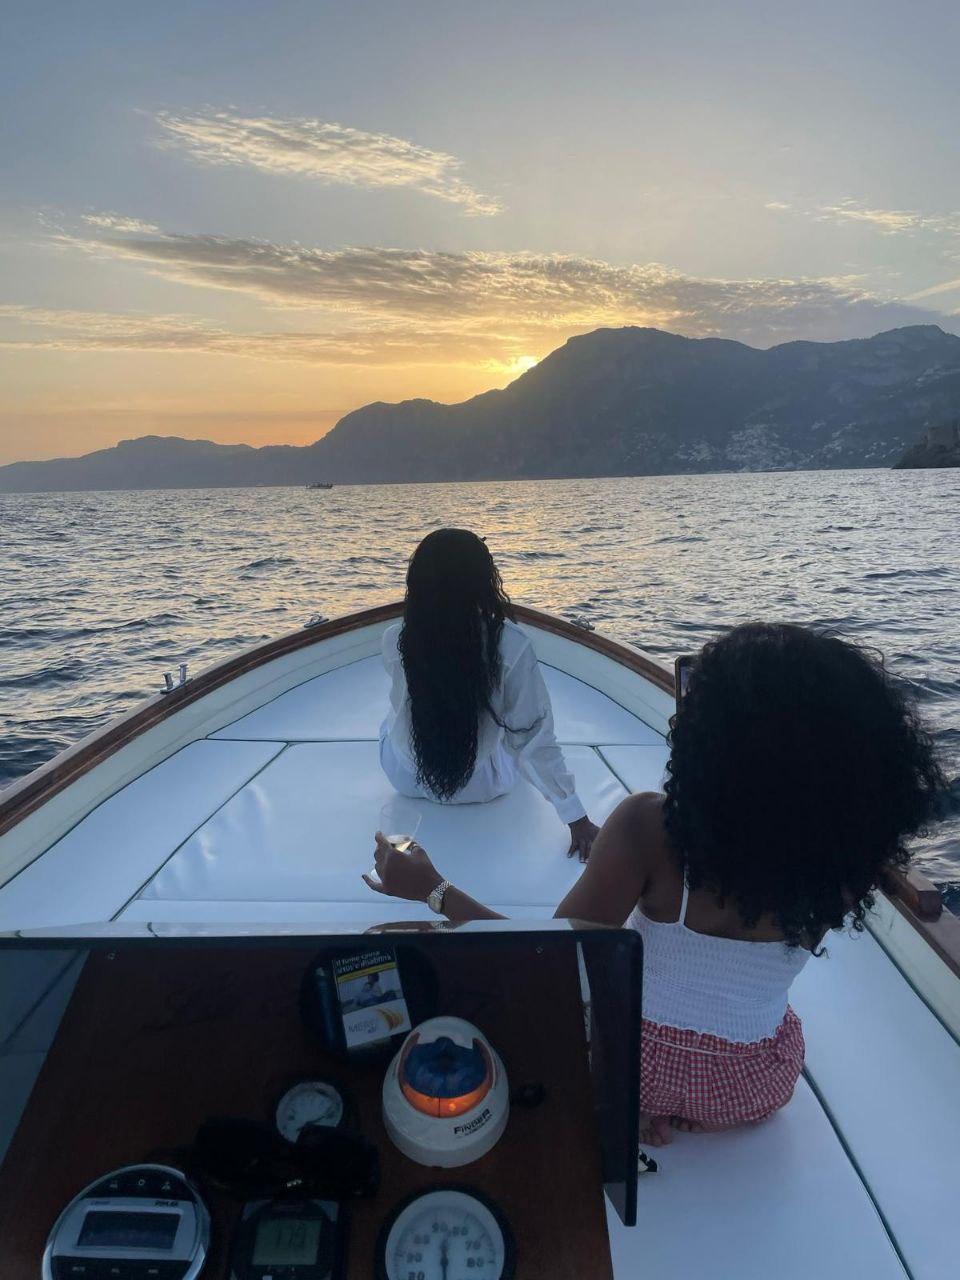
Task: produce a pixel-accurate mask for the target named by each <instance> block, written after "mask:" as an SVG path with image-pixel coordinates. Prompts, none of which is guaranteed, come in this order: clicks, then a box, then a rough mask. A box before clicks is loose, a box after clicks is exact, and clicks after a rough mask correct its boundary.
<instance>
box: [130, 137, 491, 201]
mask: <svg viewBox="0 0 960 1280" xmlns="http://www.w3.org/2000/svg"><path fill="white" fill-rule="evenodd" d="M154 118H155V119H156V120H157V122H158V123H159V124H160V125H161V127H162V128H163V129H164V131H165V134H166V139H167V141H168V142H169V143H171V144H173V145H178V146H182V147H184V148H185V149H186V150H187V151H188V152H189V153H190V154H191V155H192V156H194V157H195V158H196V159H198V160H202V161H204V162H206V163H207V164H230V165H250V166H252V167H253V168H255V169H260V170H262V171H263V172H266V173H281V174H297V175H300V176H302V177H307V178H319V179H321V180H323V181H325V182H339V183H345V184H348V185H350V186H360V187H413V188H415V189H416V190H418V191H422V192H423V193H424V194H426V195H430V196H436V197H437V199H439V200H446V201H448V202H449V203H451V204H457V205H460V206H461V207H462V209H463V211H464V212H465V213H467V214H471V215H474V216H489V215H492V214H496V213H499V212H500V211H501V207H502V206H501V205H500V203H499V201H497V200H496V199H494V198H493V197H491V196H486V195H483V194H482V193H481V192H479V191H475V190H474V189H473V188H472V187H470V186H468V185H467V184H466V183H465V182H464V181H463V179H462V178H461V176H460V169H461V167H462V166H461V162H460V161H459V160H457V159H456V157H454V156H450V155H446V154H445V153H444V152H442V151H431V150H429V148H427V147H421V146H419V145H418V144H417V143H415V142H409V141H408V140H407V139H406V138H394V137H392V136H391V135H390V134H387V133H366V132H364V131H363V130H361V129H350V128H347V127H346V126H345V125H341V124H334V123H330V122H326V121H323V120H297V119H286V120H284V119H275V118H272V117H270V116H260V117H250V116H238V115H233V114H232V113H230V112H227V111H216V112H213V113H211V114H206V115H205V114H201V113H197V114H190V113H187V114H175V113H173V112H167V111H164V112H160V113H159V114H158V115H157V116H156V117H154Z"/></svg>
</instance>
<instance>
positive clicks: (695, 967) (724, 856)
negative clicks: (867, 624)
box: [367, 623, 944, 1146]
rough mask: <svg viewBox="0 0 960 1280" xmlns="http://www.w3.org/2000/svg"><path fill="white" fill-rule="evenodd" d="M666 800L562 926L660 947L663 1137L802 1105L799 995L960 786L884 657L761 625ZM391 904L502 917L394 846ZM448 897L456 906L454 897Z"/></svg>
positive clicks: (710, 690)
mask: <svg viewBox="0 0 960 1280" xmlns="http://www.w3.org/2000/svg"><path fill="white" fill-rule="evenodd" d="M669 742H670V749H671V751H670V762H669V764H668V766H667V781H666V785H665V787H664V793H663V794H662V795H659V794H653V793H646V794H642V795H635V796H630V797H629V798H628V799H626V800H624V801H623V802H622V803H621V804H620V805H619V807H618V808H617V809H616V810H615V811H614V812H613V813H612V814H611V816H610V817H609V818H608V820H607V821H606V823H605V824H604V826H603V828H602V830H601V831H600V834H599V835H598V837H597V839H596V842H595V843H594V846H593V852H592V855H591V858H590V862H589V864H588V866H587V868H586V870H585V871H584V873H583V875H582V876H581V877H580V880H579V881H578V883H577V884H576V885H575V886H574V887H573V889H572V890H571V891H570V893H569V894H568V895H567V897H566V898H565V899H564V900H563V902H562V903H561V904H560V906H559V907H558V908H557V912H556V914H557V916H558V917H572V918H578V919H582V920H593V921H596V922H598V923H601V924H609V925H622V924H623V923H624V921H626V920H628V919H629V922H630V923H631V924H632V925H633V926H634V927H635V928H636V929H637V930H638V931H639V932H640V933H641V934H642V936H643V941H644V978H643V982H644V988H643V1001H644V1009H643V1014H644V1017H643V1025H642V1044H643V1052H642V1058H641V1069H640V1075H641V1082H640V1083H641V1089H640V1092H641V1108H642V1111H643V1122H642V1124H643V1131H642V1138H643V1140H644V1141H645V1142H646V1143H648V1144H650V1145H653V1146H658V1145H662V1144H664V1143H667V1142H669V1141H670V1139H671V1134H672V1130H673V1129H682V1130H685V1131H687V1132H706V1131H708V1130H719V1129H727V1128H731V1127H732V1126H734V1125H740V1124H747V1123H751V1122H755V1121H759V1120H763V1119H765V1118H766V1117H767V1116H769V1115H771V1114H772V1113H773V1112H775V1111H776V1110H778V1109H779V1108H780V1107H782V1106H784V1104H785V1103H786V1102H788V1101H789V1099H790V1097H791V1096H792V1094H793V1090H794V1087H795V1085H796V1082H797V1078H798V1076H799V1074H800V1069H801V1067H802V1065H803V1053H804V1046H803V1033H802V1031H801V1028H800V1022H799V1019H798V1018H797V1016H796V1014H795V1013H794V1012H793V1010H792V1009H791V1008H790V1006H789V1004H788V992H789V989H790V985H791V983H792V981H793V979H794V978H795V977H796V976H797V974H798V973H799V972H800V970H801V969H802V968H803V966H804V964H805V963H806V962H807V960H808V959H809V958H810V956H811V955H819V954H821V946H820V944H821V942H822V940H823V938H824V936H825V934H826V933H827V932H828V931H829V930H830V929H840V928H842V927H844V925H846V924H849V925H852V927H853V928H854V929H857V930H862V929H863V927H864V925H863V922H864V916H865V914H866V912H867V910H869V908H870V906H871V905H872V901H873V898H872V892H873V890H874V889H876V888H877V887H878V886H879V884H880V883H881V880H882V878H883V876H884V873H885V872H886V871H887V870H889V869H891V868H894V867H901V866H904V865H905V864H906V863H907V862H908V860H909V854H908V852H907V849H906V847H905V844H904V840H905V838H906V837H908V836H910V835H912V834H914V833H916V832H919V831H922V830H923V829H924V827H925V824H926V823H927V821H928V820H929V819H930V817H931V816H932V815H933V813H934V810H935V805H936V800H937V796H938V793H939V792H940V790H941V787H942V786H943V781H944V780H943V776H942V774H941V772H940V769H939V766H938V764H937V761H936V759H935V756H934V753H933V749H932V746H931V743H930V739H929V738H928V736H927V734H926V732H925V730H924V728H923V726H922V725H921V723H920V720H919V718H918V715H917V713H916V711H915V709H914V707H913V705H912V704H911V703H910V702H909V701H908V700H907V699H906V697H905V695H904V694H903V692H901V690H900V689H899V688H898V687H897V686H896V685H895V684H894V683H893V682H892V681H891V680H890V678H889V677H888V676H887V674H886V673H885V671H884V669H883V666H882V663H881V662H880V661H878V660H877V659H876V658H874V657H872V656H871V655H870V654H869V653H867V652H866V651H865V650H863V649H860V648H857V647H856V646H854V645H852V644H849V643H847V642H845V641H843V640H840V639H838V638H837V637H836V636H833V635H830V634H828V633H825V632H818V631H814V630H807V629H805V628H803V627H798V626H789V625H768V624H763V623H751V624H748V625H745V626H740V627H736V628H734V629H733V630H732V631H730V632H728V633H727V634H726V635H724V636H722V637H721V638H720V639H718V640H714V641H712V642H711V643H709V644H707V645H706V646H705V647H704V649H703V650H702V652H701V654H700V656H699V658H698V660H697V663H696V665H695V667H694V669H693V671H692V673H691V678H690V682H689V686H688V689H687V692H686V694H685V695H684V698H683V701H682V704H681V706H680V709H679V711H678V713H677V714H676V715H675V716H674V717H673V719H672V720H671V722H670V736H669ZM376 856H377V870H378V872H379V875H380V878H381V884H380V885H377V884H376V883H375V882H373V881H371V880H369V879H368V880H367V883H368V884H369V885H370V887H371V888H374V889H378V890H379V892H383V893H390V894H394V895H396V896H398V897H402V898H411V899H414V900H419V901H426V899H427V897H428V896H429V895H430V894H431V893H432V892H433V891H434V890H436V889H437V888H438V885H439V886H441V891H442V894H443V898H442V909H443V911H444V913H445V914H446V915H448V916H449V917H450V918H451V919H452V920H470V919H480V918H491V917H493V916H494V913H493V912H491V911H489V910H488V909H487V908H486V907H483V906H482V905H481V904H480V903H477V902H474V901H473V900H472V899H470V898H468V897H467V896H466V895H465V894H463V893H461V892H460V891H459V890H457V889H455V888H453V887H452V886H449V887H446V888H443V878H442V876H441V874H440V872H438V871H437V870H436V868H435V867H434V866H433V864H432V863H431V861H430V859H429V858H428V857H427V854H426V853H425V852H424V850H422V849H420V848H419V847H418V846H415V847H414V849H413V850H412V852H411V854H410V855H408V856H404V855H399V854H397V853H396V850H393V849H392V848H391V847H390V846H388V845H386V844H385V843H384V842H383V841H382V839H381V838H380V837H379V836H378V838H377V855H376ZM434 901H436V898H435V899H434Z"/></svg>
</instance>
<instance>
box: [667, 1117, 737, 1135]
mask: <svg viewBox="0 0 960 1280" xmlns="http://www.w3.org/2000/svg"><path fill="white" fill-rule="evenodd" d="M670 1127H671V1128H672V1129H676V1130H677V1132H678V1133H723V1132H724V1130H725V1129H735V1128H736V1127H737V1126H736V1125H734V1124H703V1123H702V1122H701V1121H700V1120H685V1119H684V1117H683V1116H671V1117H670Z"/></svg>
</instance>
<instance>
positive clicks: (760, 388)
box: [0, 325, 960, 492]
mask: <svg viewBox="0 0 960 1280" xmlns="http://www.w3.org/2000/svg"><path fill="white" fill-rule="evenodd" d="M958 410H960V337H957V336H956V335H953V334H949V333H946V332H944V330H942V329H941V328H940V327H939V326H937V325H915V326H907V327H905V328H900V329H891V330H886V331H884V332H882V333H879V334H875V335H874V336H873V337H870V338H853V339H846V340H844V341H841V342H812V341H809V340H805V339H804V340H797V341H791V342H786V343H781V344H779V345H778V346H775V347H770V348H767V349H761V348H756V347H750V346H747V345H746V344H745V343H742V342H737V341H736V340H734V339H728V338H687V337H684V336H682V335H680V334H672V333H668V332H665V331H663V330H660V329H653V328H636V327H624V328H619V329H609V328H606V329H595V330H593V331H591V332H589V333H586V334H579V335H576V336H575V337H572V338H569V339H568V340H567V341H566V342H565V343H564V344H563V346H561V347H558V348H557V349H556V350H554V351H552V352H550V353H549V354H548V355H547V356H545V357H544V358H543V360H541V361H540V362H539V364H537V365H536V366H534V367H533V368H532V369H529V370H527V371H526V372H525V373H524V374H522V375H521V376H520V377H519V378H517V379H516V380H515V381H514V382H512V383H510V384H509V385H508V386H506V387H504V388H499V389H495V390H491V391H486V392H482V393H481V394H479V395H477V396H474V397H472V398H470V399H469V400H465V401H461V402H459V403H456V404H441V403H439V402H437V401H434V400H428V399H425V398H417V399H410V400H404V401H400V402H397V403H389V402H386V401H375V402H373V403H371V404H368V405H364V406H362V407H361V408H359V409H355V410H353V411H351V412H350V413H348V414H345V415H344V417H342V418H341V419H340V420H339V421H338V422H337V424H336V425H335V426H334V427H333V429H332V430H331V431H330V432H328V434H327V435H325V436H323V437H321V438H320V439H319V440H317V441H315V442H314V443H312V444H308V445H301V446H297V445H265V446H262V447H260V448H255V447H253V446H251V445H245V444H235V445H219V444H215V443H213V442H211V441H205V440H190V439H184V438H182V437H173V436H155V435H154V436H142V437H138V438H136V439H131V440H124V441H121V442H119V443H118V444H117V445H115V446H113V447H111V448H108V449H101V450H96V451H94V452H93V453H90V454H85V455H81V456H79V457H76V458H58V459H48V460H45V461H42V462H17V463H11V464H9V465H7V466H5V467H0V492H29V491H51V490H63V489H66V490H70V489H74V490H76V489H81V490H82V489H99V488H105V489H120V488H186V487H230V486H247V485H254V486H256V485H275V484H290V485H293V484H304V483H306V482H308V481H313V480H323V481H332V482H335V483H376V482H391V481H394V482H401V481H434V480H439V481H442V480H497V479H548V478H561V477H566V476H598V475H650V474H654V475H656V474H667V473H676V472H680V473H683V472H697V471H743V470H796V469H820V468H836V467H841V468H842V467H857V466H889V465H892V464H893V463H895V462H896V461H897V460H898V459H899V458H900V457H901V456H902V455H903V453H904V451H905V450H906V449H907V448H908V447H910V446H911V445H912V444H913V443H914V441H915V440H916V439H917V438H918V437H919V436H920V435H922V433H923V432H924V431H925V430H927V429H929V428H930V427H931V426H932V425H935V424H936V423H937V422H942V421H943V420H944V419H947V418H951V417H955V416H956V414H957V412H958Z"/></svg>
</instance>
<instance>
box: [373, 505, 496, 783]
mask: <svg viewBox="0 0 960 1280" xmlns="http://www.w3.org/2000/svg"><path fill="white" fill-rule="evenodd" d="M505 618H510V619H511V620H513V610H512V608H511V606H510V598H509V596H508V595H507V593H506V592H505V591H504V589H503V582H502V580H501V578H500V571H499V570H498V569H497V566H496V565H495V564H494V561H493V557H492V556H491V554H490V552H489V551H488V550H487V546H486V543H485V542H484V541H483V540H482V539H481V538H478V537H477V535H476V534H475V533H471V532H470V531H469V530H468V529H436V530H435V531H434V532H433V533H430V534H428V535H427V537H425V538H424V539H423V541H422V542H421V543H420V545H419V546H418V547H417V549H416V551H414V553H413V555H412V556H411V558H410V564H409V567H408V569H407V593H406V599H405V602H404V611H403V627H402V629H401V632H400V638H399V641H398V648H399V650H400V658H401V660H402V662H403V671H404V675H405V676H406V679H407V690H408V692H409V695H410V721H411V731H412V732H411V740H412V746H413V754H414V760H415V763H416V766H417V782H418V783H419V784H420V785H421V786H423V787H426V788H427V790H428V791H430V792H432V793H433V795H435V796H437V797H438V798H439V799H441V800H449V799H450V797H451V796H453V795H455V794H456V793H457V792H458V791H459V790H461V788H463V787H464V786H466V784H467V782H468V781H469V780H470V776H471V774H472V773H473V770H474V766H475V765H476V761H477V732H478V728H479V721H480V713H481V712H482V711H483V710H487V711H490V698H491V696H492V694H493V692H494V690H495V689H496V687H497V683H498V681H499V678H500V633H501V631H502V630H503V623H504V619H505ZM491 714H492V712H491ZM495 718H496V717H495Z"/></svg>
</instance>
